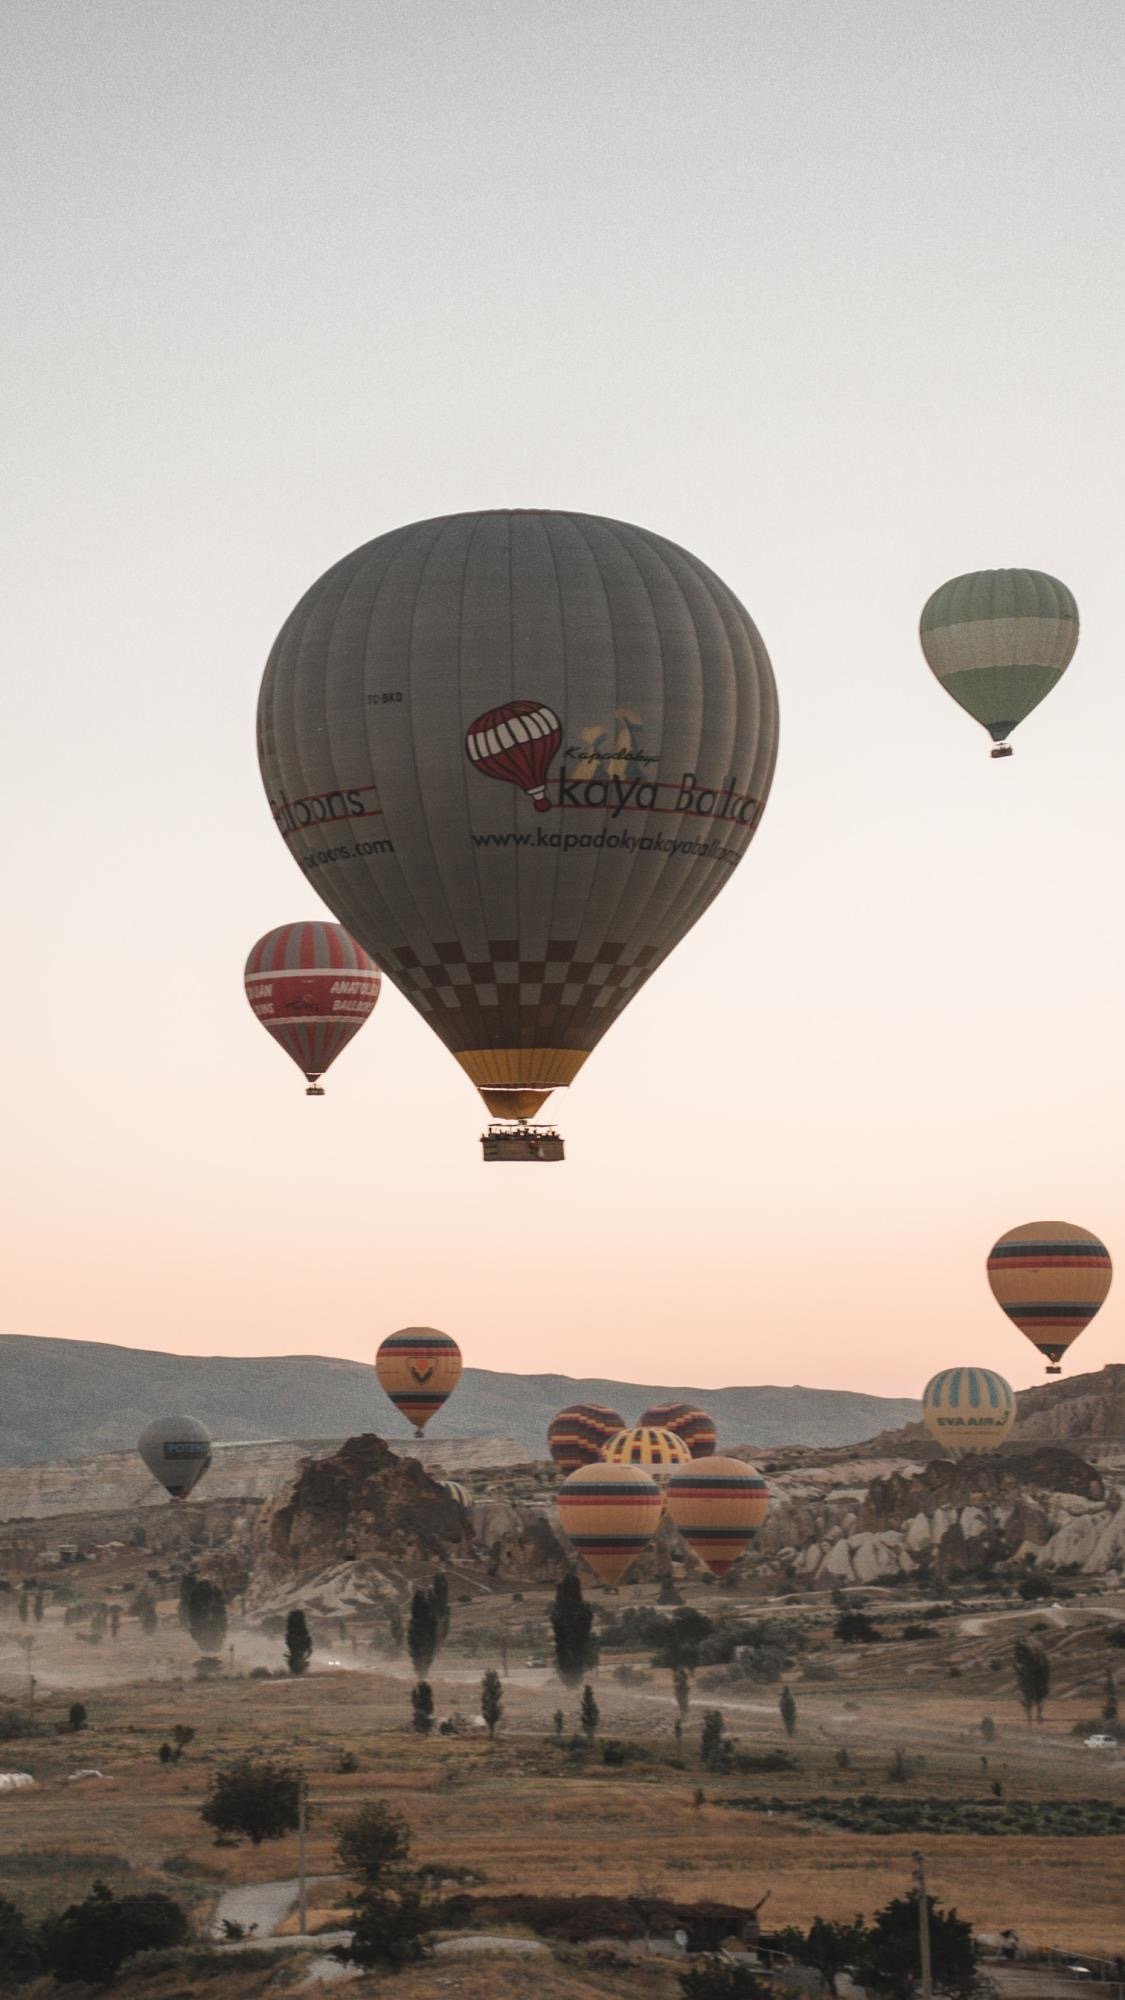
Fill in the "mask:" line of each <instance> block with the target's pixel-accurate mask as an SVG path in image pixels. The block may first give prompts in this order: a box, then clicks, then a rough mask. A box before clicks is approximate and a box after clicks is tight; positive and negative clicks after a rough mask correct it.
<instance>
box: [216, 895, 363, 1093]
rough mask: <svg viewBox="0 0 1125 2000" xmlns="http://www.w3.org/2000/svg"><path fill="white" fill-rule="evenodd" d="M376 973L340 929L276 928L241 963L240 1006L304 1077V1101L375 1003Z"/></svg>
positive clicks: (330, 926) (316, 926)
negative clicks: (242, 994)
mask: <svg viewBox="0 0 1125 2000" xmlns="http://www.w3.org/2000/svg"><path fill="white" fill-rule="evenodd" d="M380 983H381V982H380V978H379V968H378V966H377V965H376V964H375V961H374V959H370V958H368V956H367V953H366V952H365V951H362V950H361V949H360V947H359V945H358V944H357V943H356V942H355V939H354V938H351V937H349V936H348V933H347V931H346V930H344V929H343V928H342V927H341V926H340V925H339V924H322V923H317V922H313V923H303V924H279V925H278V927H277V929H276V930H274V931H267V932H266V935H265V937H263V938H259V939H258V942H257V944H256V945H255V946H254V949H253V951H252V952H251V953H250V956H249V958H248V959H247V961H246V970H245V973H244V975H243V984H244V986H245V988H246V998H247V999H248V1000H249V1002H250V1005H251V1007H252V1008H253V1010H254V1012H255V1014H256V1015H257V1017H258V1019H259V1021H260V1022H261V1024H262V1026H263V1028H264V1029H265V1030H266V1033H267V1034H270V1035H272V1036H273V1038H274V1041H275V1042H277V1043H279V1044H280V1046H281V1047H282V1048H283V1049H284V1050H285V1053H286V1055H287V1056H291V1057H292V1059H293V1061H294V1062H295V1063H296V1065H297V1068H298V1069H300V1070H303V1071H304V1074H305V1080H306V1082H307V1084H308V1089H307V1090H306V1092H305V1095H306V1097H323V1096H324V1092H323V1090H321V1089H320V1087H319V1084H318V1081H317V1079H318V1078H319V1077H322V1076H323V1075H324V1072H325V1070H326V1069H329V1068H330V1067H331V1065H332V1064H333V1063H334V1062H335V1060H336V1057H337V1056H338V1055H339V1054H340V1051H341V1050H342V1049H346V1048H347V1046H348V1043H349V1042H350V1041H351V1038H352V1036H353V1035H354V1034H356V1033H357V1031H358V1030H359V1029H360V1028H362V1026H363V1024H364V1022H365V1021H366V1019H367V1017H368V1015H369V1014H370V1013H371V1010H372V1008H373V1007H374V1005H375V1002H376V1000H377V999H378V998H379V987H380Z"/></svg>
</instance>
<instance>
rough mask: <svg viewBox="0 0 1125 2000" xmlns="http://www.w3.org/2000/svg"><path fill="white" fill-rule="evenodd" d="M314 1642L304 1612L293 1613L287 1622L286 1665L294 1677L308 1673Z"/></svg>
mask: <svg viewBox="0 0 1125 2000" xmlns="http://www.w3.org/2000/svg"><path fill="white" fill-rule="evenodd" d="M312 1653H313V1642H312V1634H311V1632H310V1631H309V1622H308V1619H307V1618H306V1617H305V1614H304V1612H303V1611H291V1612H290V1613H289V1616H288V1618H287V1619H286V1620H285V1664H286V1666H287V1667H288V1669H289V1671H290V1673H291V1674H293V1675H294V1677H298V1676H300V1675H301V1674H303V1673H306V1672H307V1671H308V1664H309V1661H310V1660H311V1659H312Z"/></svg>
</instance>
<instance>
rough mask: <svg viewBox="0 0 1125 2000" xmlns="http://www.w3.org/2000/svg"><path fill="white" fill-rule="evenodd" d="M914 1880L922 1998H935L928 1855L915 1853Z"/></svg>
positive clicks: (930, 1999)
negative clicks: (927, 1867) (916, 1897)
mask: <svg viewBox="0 0 1125 2000" xmlns="http://www.w3.org/2000/svg"><path fill="white" fill-rule="evenodd" d="M912 1858H913V1861H914V1880H915V1883H916V1884H917V1888H918V1957H919V1960H920V1962H921V1967H922V2000H933V1994H934V1975H933V1967H932V1965H931V1963H930V1898H929V1894H928V1892H927V1889H926V1857H925V1855H924V1854H919V1853H917V1852H916V1853H915V1854H914V1855H913V1857H912Z"/></svg>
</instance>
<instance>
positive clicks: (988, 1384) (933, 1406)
mask: <svg viewBox="0 0 1125 2000" xmlns="http://www.w3.org/2000/svg"><path fill="white" fill-rule="evenodd" d="M1015 1421H1016V1399H1015V1396H1014V1395H1013V1394H1012V1391H1011V1389H1010V1388H1009V1386H1008V1384H1007V1382H1005V1380H1004V1377H1003V1376H1002V1375H994V1374H993V1372H992V1370H991V1368H943V1369H942V1370H941V1373H940V1374H939V1375H934V1376H931V1378H930V1380H929V1381H928V1382H927V1384H926V1386H925V1388H924V1389H923V1391H922V1422H923V1423H924V1424H925V1426H926V1429H927V1430H928V1431H929V1433H930V1436H931V1437H933V1438H936V1439H937V1441H938V1443H939V1444H944V1445H947V1446H948V1447H949V1449H950V1451H951V1452H952V1453H953V1455H954V1457H955V1458H956V1457H957V1456H958V1455H959V1454H960V1453H961V1452H963V1451H995V1450H996V1447H997V1445H1001V1444H1003V1442H1004V1439H1005V1438H1006V1437H1007V1435H1008V1432H1009V1431H1010V1430H1011V1428H1012V1425H1013V1424H1014V1423H1015Z"/></svg>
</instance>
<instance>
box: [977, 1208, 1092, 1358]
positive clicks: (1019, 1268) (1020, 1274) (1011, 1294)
mask: <svg viewBox="0 0 1125 2000" xmlns="http://www.w3.org/2000/svg"><path fill="white" fill-rule="evenodd" d="M988 1282H989V1284H990V1285H991V1286H992V1291H993V1295H994V1297H995V1298H996V1300H997V1302H998V1304H999V1305H1001V1306H1002V1307H1003V1309H1004V1311H1005V1312H1006V1313H1007V1315H1008V1318H1009V1319H1010V1320H1012V1321H1013V1323H1014V1324H1015V1325H1016V1326H1018V1327H1019V1330H1020V1332H1021V1333H1022V1334H1024V1335H1026V1337H1027V1339H1028V1340H1030V1342H1031V1343H1032V1346H1033V1347H1037V1348H1038V1349H1039V1352H1040V1354H1045V1355H1046V1357H1047V1362H1048V1367H1047V1373H1048V1375H1061V1373H1062V1370H1061V1368H1060V1367H1059V1365H1058V1364H1059V1362H1060V1361H1061V1359H1062V1357H1063V1355H1064V1354H1065V1353H1066V1350H1067V1348H1068V1347H1069V1346H1070V1345H1071V1343H1072V1341H1075V1340H1077V1338H1078V1336H1079V1334H1080V1333H1081V1332H1082V1331H1083V1329H1084V1328H1085V1327H1087V1326H1089V1324H1090V1321H1091V1320H1092V1319H1093V1317H1094V1314H1095V1313H1096V1312H1097V1310H1098V1308H1099V1306H1100V1305H1102V1304H1103V1302H1104V1300H1105V1298H1106V1294H1107V1293H1108V1291H1109V1288H1110V1285H1111V1284H1112V1282H1113V1265H1112V1263H1111V1262H1110V1256H1109V1251H1108V1250H1107V1249H1106V1247H1105V1244H1104V1243H1103V1242H1101V1240H1100V1239H1099V1238H1098V1237H1097V1236H1092V1235H1091V1234H1090V1231H1089V1230H1088V1229H1080V1228H1079V1227H1078V1224H1077V1223H1075V1222H1021V1223H1020V1225H1019V1227H1018V1229H1009V1230H1008V1231H1007V1232H1006V1234H1005V1235H1003V1236H1001V1237H1000V1239H999V1241H998V1242H996V1243H994V1244H993V1246H992V1249H991V1251H990V1252H989V1257H988Z"/></svg>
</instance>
